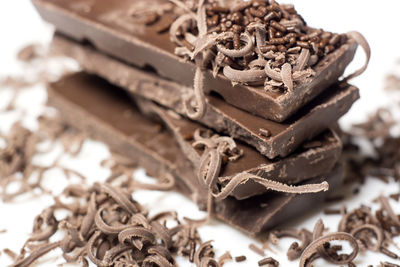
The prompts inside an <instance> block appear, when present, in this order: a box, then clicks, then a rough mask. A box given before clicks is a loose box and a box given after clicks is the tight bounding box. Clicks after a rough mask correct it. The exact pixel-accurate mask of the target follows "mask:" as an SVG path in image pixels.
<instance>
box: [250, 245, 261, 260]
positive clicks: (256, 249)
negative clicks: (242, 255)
mask: <svg viewBox="0 0 400 267" xmlns="http://www.w3.org/2000/svg"><path fill="white" fill-rule="evenodd" d="M249 249H251V250H252V251H253V252H255V253H257V254H258V255H260V256H262V257H264V256H265V252H264V250H262V249H261V248H259V247H258V246H256V245H255V244H250V245H249Z"/></svg>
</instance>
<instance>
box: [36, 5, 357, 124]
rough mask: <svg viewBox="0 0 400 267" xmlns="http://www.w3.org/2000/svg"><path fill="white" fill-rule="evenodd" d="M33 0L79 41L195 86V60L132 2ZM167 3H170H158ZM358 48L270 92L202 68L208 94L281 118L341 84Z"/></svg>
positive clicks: (347, 47)
mask: <svg viewBox="0 0 400 267" xmlns="http://www.w3.org/2000/svg"><path fill="white" fill-rule="evenodd" d="M142 1H144V0H142ZM33 3H34V4H35V6H36V8H37V9H38V11H39V13H40V14H41V16H42V17H43V18H44V19H45V20H47V21H49V22H50V23H53V24H54V25H55V26H56V28H57V30H58V31H60V32H61V33H63V34H65V35H67V36H70V37H72V38H74V39H75V40H78V41H81V42H90V43H92V44H93V45H94V46H95V47H96V48H97V49H99V50H100V51H102V52H105V53H107V54H109V55H111V56H114V57H116V58H119V59H121V60H123V61H126V62H127V63H131V64H133V65H136V66H139V67H141V68H150V69H152V70H154V71H155V72H156V73H157V74H158V75H160V76H161V77H164V78H167V79H171V80H175V81H178V82H180V83H182V84H184V85H186V86H190V87H192V86H193V80H194V73H195V69H196V66H195V64H194V63H193V62H190V61H183V60H182V59H181V58H180V57H179V56H177V55H176V54H175V53H174V52H175V48H176V45H175V44H174V43H172V42H171V41H170V34H169V33H168V32H164V33H160V32H159V25H157V24H158V23H155V24H152V25H145V24H143V23H138V22H137V20H135V19H134V18H132V16H131V14H130V13H129V12H128V11H129V10H131V9H130V7H131V5H132V2H130V1H125V0H115V1H112V2H110V1H107V0H96V1H89V0H71V1H67V2H66V1H59V0H33ZM82 3H87V5H88V6H90V8H88V9H87V10H85V11H82V10H80V9H77V8H76V6H77V4H82ZM146 3H147V2H146ZM163 3H167V1H166V0H158V1H155V2H154V4H155V5H157V4H163ZM135 4H137V3H135ZM177 15H178V14H174V13H173V12H172V13H165V14H164V15H163V17H172V18H173V19H175V17H176V16H177ZM356 48H357V43H356V41H355V40H354V39H352V38H348V40H347V42H346V43H344V44H343V45H342V46H340V47H339V48H338V49H336V50H334V51H333V52H331V53H330V54H328V55H326V56H325V57H324V58H323V59H322V60H320V61H319V62H318V63H317V64H316V65H315V66H314V67H313V69H314V71H315V76H314V77H313V78H312V79H308V80H307V81H305V82H303V83H301V84H299V85H297V86H296V87H295V88H294V89H293V91H290V92H289V91H288V92H275V91H267V90H265V89H264V87H263V86H249V85H243V84H238V85H236V86H232V85H231V81H230V80H229V79H228V78H227V77H226V76H224V75H223V74H222V73H219V74H218V75H217V77H216V78H214V77H213V74H212V71H211V70H210V69H207V70H205V71H204V72H202V74H203V75H204V78H205V79H204V85H205V86H204V87H205V88H204V89H205V93H206V94H209V93H210V92H217V93H218V94H220V95H221V96H222V97H223V98H224V99H225V100H226V101H227V102H228V103H230V104H232V105H234V106H237V107H239V108H241V109H244V110H246V111H248V112H250V113H252V114H255V115H258V116H261V117H263V118H267V119H271V120H274V121H278V122H282V121H284V120H286V119H287V118H289V117H290V116H291V115H293V114H295V113H296V111H297V110H298V109H299V108H300V107H302V106H303V105H304V104H306V103H308V102H309V101H311V100H312V99H313V98H315V97H316V96H317V95H318V94H320V93H321V92H322V91H324V90H325V89H327V88H328V87H329V86H330V85H332V84H333V83H335V82H337V80H338V78H339V77H340V76H341V75H342V74H343V72H344V70H345V68H346V66H347V65H348V64H349V63H350V62H351V61H352V59H353V57H354V53H355V51H356ZM286 80H287V79H285V81H283V82H284V83H285V82H286Z"/></svg>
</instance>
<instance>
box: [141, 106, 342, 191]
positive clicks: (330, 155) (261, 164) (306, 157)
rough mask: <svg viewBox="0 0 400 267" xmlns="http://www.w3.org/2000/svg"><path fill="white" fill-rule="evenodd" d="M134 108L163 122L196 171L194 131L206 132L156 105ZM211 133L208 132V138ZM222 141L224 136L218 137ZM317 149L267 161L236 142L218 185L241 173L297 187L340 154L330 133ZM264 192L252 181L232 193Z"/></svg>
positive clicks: (324, 169) (197, 156)
mask: <svg viewBox="0 0 400 267" xmlns="http://www.w3.org/2000/svg"><path fill="white" fill-rule="evenodd" d="M137 103H138V107H139V108H140V109H141V111H142V112H143V113H147V114H149V113H150V114H156V116H158V117H159V118H160V119H161V121H162V122H163V123H165V124H166V125H167V127H168V128H169V129H170V130H171V131H172V133H173V135H174V137H175V139H176V140H177V141H178V143H179V145H180V147H181V150H182V151H183V152H184V153H185V154H186V155H187V157H188V159H190V161H191V162H192V164H193V166H194V167H195V169H196V170H197V169H198V168H199V167H200V166H201V158H202V153H204V152H203V149H199V148H195V147H194V144H195V143H196V140H195V138H194V135H195V132H196V131H200V132H206V131H208V130H207V129H206V128H204V127H202V126H201V125H200V124H197V123H195V122H192V121H190V120H187V119H185V118H181V117H179V116H178V117H176V116H174V115H173V114H171V112H169V111H168V110H165V109H164V108H162V107H160V106H157V105H156V104H154V103H152V102H151V101H148V100H144V99H139V98H138V99H137ZM214 134H215V133H210V134H209V135H210V136H212V135H214ZM222 138H224V137H222ZM313 141H314V142H316V141H318V142H319V143H320V146H319V147H314V148H310V149H307V148H304V149H299V150H297V151H296V152H295V153H294V154H291V155H290V156H288V157H286V158H282V159H275V160H269V159H267V158H266V157H264V156H263V155H261V154H260V153H258V151H256V150H255V149H253V148H252V147H250V146H248V145H245V144H243V143H241V142H236V145H237V149H238V150H239V151H241V152H242V153H241V155H240V157H239V158H237V159H235V160H232V161H230V160H227V162H226V163H225V164H223V167H222V169H221V171H220V173H219V178H218V179H219V184H221V185H222V186H224V185H226V184H227V183H228V182H229V181H231V180H232V179H233V177H234V176H235V175H237V174H239V173H242V172H248V173H251V174H254V175H257V176H259V177H262V178H265V179H269V180H273V181H276V182H280V183H284V184H297V183H299V182H302V181H304V180H306V179H309V178H311V177H316V176H319V175H323V174H326V173H328V172H329V171H330V170H331V169H332V168H333V166H334V165H335V163H336V162H337V161H338V159H339V157H340V154H341V141H340V139H339V137H337V136H336V134H335V133H334V132H332V131H327V132H325V133H323V134H321V135H320V136H318V137H317V138H316V139H314V140H313ZM267 191H268V190H267V189H266V188H265V187H264V186H262V185H260V184H258V183H256V182H254V181H252V180H248V181H247V182H246V183H241V184H239V185H238V186H237V187H236V189H235V190H234V191H233V192H232V195H233V196H234V197H236V198H237V199H244V198H248V197H252V196H255V195H259V194H262V193H265V192H267Z"/></svg>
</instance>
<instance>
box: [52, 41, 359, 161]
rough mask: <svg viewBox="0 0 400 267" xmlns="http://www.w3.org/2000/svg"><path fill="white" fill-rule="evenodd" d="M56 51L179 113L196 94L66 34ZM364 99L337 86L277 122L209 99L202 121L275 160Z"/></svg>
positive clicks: (353, 89)
mask: <svg viewBox="0 0 400 267" xmlns="http://www.w3.org/2000/svg"><path fill="white" fill-rule="evenodd" d="M52 50H53V52H54V53H57V54H62V55H66V56H71V57H73V58H74V59H76V60H77V61H78V62H79V63H80V65H81V66H82V67H83V68H84V69H85V71H88V72H90V73H94V74H96V75H99V76H101V77H103V78H105V79H107V80H108V81H109V82H111V83H114V84H116V85H118V86H120V87H122V88H125V89H126V90H127V91H129V92H130V93H132V94H133V95H134V96H136V95H139V96H142V97H144V98H147V99H149V100H153V101H155V102H157V103H158V104H160V105H162V106H164V107H167V108H169V109H172V110H174V111H175V112H177V113H179V114H182V115H184V114H185V111H184V108H183V105H182V102H181V97H182V96H184V95H187V94H188V93H189V92H191V91H192V90H193V89H191V88H189V87H186V86H183V85H180V84H178V83H175V82H172V81H168V80H166V79H162V78H160V77H158V76H156V75H154V73H151V72H150V71H144V70H140V69H138V68H135V67H133V66H131V65H128V64H126V63H123V62H122V61H119V60H116V59H115V58H112V57H109V56H106V55H104V54H102V53H100V52H98V51H97V50H96V49H94V48H93V47H91V46H88V45H82V44H80V43H77V42H75V41H72V40H71V39H68V38H66V37H64V36H62V35H60V34H56V35H55V37H54V39H53V43H52ZM358 98H359V92H358V89H357V88H356V87H354V86H351V85H348V84H340V85H334V86H332V87H331V88H329V89H327V90H326V91H325V92H324V93H322V94H321V95H320V96H318V97H317V98H316V99H314V100H313V101H311V102H310V103H309V104H307V105H306V106H305V107H303V108H302V109H301V110H300V111H298V112H297V113H296V116H293V117H292V118H290V119H289V120H287V121H285V122H283V123H277V122H274V121H271V120H267V119H263V118H260V117H257V116H253V115H251V114H250V113H247V112H245V111H242V110H240V109H238V108H235V107H234V106H231V105H229V104H227V103H226V102H225V101H223V100H221V99H220V98H218V97H216V96H213V95H208V96H206V103H207V104H206V106H207V108H206V113H205V115H204V117H203V118H202V119H201V120H200V122H201V123H202V124H204V125H206V126H208V127H210V128H212V129H214V130H215V131H217V132H220V133H224V134H227V135H229V136H232V137H234V138H236V139H239V140H241V141H243V142H245V143H247V144H249V145H251V146H253V147H255V148H256V149H257V150H258V151H259V152H260V153H261V154H263V155H265V156H267V157H268V158H270V159H272V158H275V157H278V156H281V157H285V156H287V155H289V154H290V153H292V152H293V151H294V150H295V149H296V148H297V147H298V146H300V145H301V144H302V143H303V142H304V141H305V140H309V139H311V138H313V137H315V136H317V135H318V134H319V133H321V132H322V131H324V130H325V129H326V128H328V127H330V126H331V125H332V124H333V123H335V122H336V121H337V120H338V119H339V118H340V117H341V116H342V115H344V114H345V113H346V112H347V111H348V110H349V109H350V107H351V106H352V104H353V103H354V102H355V101H356V100H357V99H358Z"/></svg>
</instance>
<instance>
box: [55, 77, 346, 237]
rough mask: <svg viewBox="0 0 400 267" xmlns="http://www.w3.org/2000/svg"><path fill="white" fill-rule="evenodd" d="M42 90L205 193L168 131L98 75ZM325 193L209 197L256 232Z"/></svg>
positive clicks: (69, 114) (237, 223) (103, 134)
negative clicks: (144, 114)
mask: <svg viewBox="0 0 400 267" xmlns="http://www.w3.org/2000/svg"><path fill="white" fill-rule="evenodd" d="M48 93H49V100H48V101H49V104H50V105H51V106H54V107H56V108H57V109H58V110H59V111H60V112H61V117H62V118H63V119H64V120H65V121H66V122H67V123H68V124H70V125H72V126H74V127H76V128H78V129H80V130H83V131H86V132H88V133H90V134H91V135H92V136H94V137H95V138H97V139H99V140H101V141H103V142H105V143H107V144H108V145H109V146H110V148H111V149H112V150H113V151H116V152H118V153H120V154H123V155H125V156H128V157H129V158H130V159H136V160H137V161H138V164H140V165H141V166H143V167H145V168H146V170H147V171H148V172H149V174H151V175H160V176H161V175H165V173H163V172H164V171H165V170H166V171H170V172H172V173H173V174H174V177H176V179H177V187H178V188H177V189H178V190H179V191H181V192H182V193H184V194H186V195H187V196H191V197H192V199H194V200H196V199H197V200H199V199H200V198H201V196H202V195H203V196H206V195H207V191H206V189H205V188H203V187H201V185H200V184H199V183H198V182H197V178H196V176H195V175H194V171H193V168H192V167H191V164H190V162H187V160H186V158H185V156H183V154H182V153H181V150H180V149H179V147H178V145H177V144H176V143H175V142H174V141H173V140H174V138H173V137H172V135H171V134H170V133H169V132H168V131H166V130H165V129H163V128H162V127H161V126H160V125H159V124H157V123H154V122H152V121H151V120H148V119H147V118H145V117H144V116H143V115H141V114H140V113H139V112H138V110H137V109H136V108H135V106H134V104H133V103H132V102H131V101H130V100H129V99H128V98H127V97H126V95H125V94H124V92H123V91H121V90H117V88H113V86H112V85H110V84H108V83H107V82H105V81H104V80H102V79H100V78H97V77H95V76H91V75H87V74H83V73H78V74H74V75H71V76H67V77H64V78H62V79H61V80H60V81H59V82H56V83H53V84H50V85H49V86H48ZM342 176H343V172H342V169H341V167H340V166H338V167H336V168H334V170H333V171H332V172H331V174H327V175H325V176H323V178H322V177H321V178H315V179H312V180H310V182H320V181H322V180H326V181H328V182H329V184H330V190H329V192H332V191H333V190H334V189H335V188H337V187H338V185H339V184H340V183H341V177H342ZM325 178H326V179H325ZM329 192H328V193H329ZM328 193H327V192H323V193H316V194H306V195H295V194H280V193H273V192H269V193H267V194H264V195H262V196H258V197H255V198H250V199H247V200H244V201H238V200H235V199H234V198H228V199H225V200H222V201H218V202H216V203H214V212H215V216H216V217H217V218H219V219H220V220H222V221H224V222H227V223H229V224H230V225H232V226H233V227H236V228H238V229H240V230H242V231H244V232H246V233H248V234H250V235H257V234H259V233H260V232H262V231H265V230H268V229H270V228H272V227H274V226H276V225H278V224H280V223H283V222H287V221H288V220H289V219H291V218H293V217H295V216H297V215H299V214H300V213H305V212H307V211H309V210H310V208H309V207H310V206H311V204H312V206H313V207H315V204H318V203H322V200H323V199H324V198H325V197H326V196H327V194H328ZM197 203H200V204H201V203H204V202H202V201H198V202H197ZM200 207H202V206H201V205H200ZM202 208H203V209H204V208H205V207H204V205H203V207H202ZM246 218H248V219H246Z"/></svg>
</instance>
